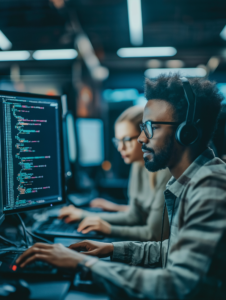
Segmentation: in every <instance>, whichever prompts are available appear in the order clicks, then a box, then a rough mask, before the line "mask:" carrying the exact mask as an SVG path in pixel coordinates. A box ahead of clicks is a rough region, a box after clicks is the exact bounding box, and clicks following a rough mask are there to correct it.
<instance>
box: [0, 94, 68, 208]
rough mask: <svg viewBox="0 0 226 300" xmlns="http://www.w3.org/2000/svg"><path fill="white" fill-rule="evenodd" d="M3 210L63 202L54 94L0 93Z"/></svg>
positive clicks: (58, 114)
mask: <svg viewBox="0 0 226 300" xmlns="http://www.w3.org/2000/svg"><path fill="white" fill-rule="evenodd" d="M0 116H1V118H0V133H1V139H0V143H1V146H0V149H1V155H0V171H1V172H0V182H1V191H0V192H1V195H0V197H1V199H3V200H2V205H3V213H4V214H10V213H19V212H21V211H26V210H31V209H37V208H41V207H44V206H53V205H55V204H62V203H64V202H65V190H64V162H63V139H62V106H61V98H60V97H57V96H56V97H50V96H41V95H33V94H25V93H16V92H3V91H0Z"/></svg>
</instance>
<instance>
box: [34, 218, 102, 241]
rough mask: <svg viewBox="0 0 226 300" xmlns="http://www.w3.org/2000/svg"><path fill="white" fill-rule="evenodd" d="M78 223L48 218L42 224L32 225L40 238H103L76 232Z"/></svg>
mask: <svg viewBox="0 0 226 300" xmlns="http://www.w3.org/2000/svg"><path fill="white" fill-rule="evenodd" d="M78 225H79V222H76V223H69V224H67V223H65V222H64V220H60V219H57V218H56V217H49V218H48V220H46V221H44V222H38V223H37V224H35V225H34V227H33V231H34V232H35V233H36V234H38V235H42V236H54V237H57V236H60V237H73V238H74V237H75V238H76V237H78V238H84V239H87V238H91V239H92V238H95V239H102V238H104V236H103V235H102V234H100V233H98V232H96V231H90V232H89V233H86V234H83V233H81V232H78V231H77V229H78Z"/></svg>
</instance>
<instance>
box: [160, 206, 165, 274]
mask: <svg viewBox="0 0 226 300" xmlns="http://www.w3.org/2000/svg"><path fill="white" fill-rule="evenodd" d="M165 211H166V203H165V204H164V208H163V214H162V232H161V243H160V257H159V260H160V266H161V268H162V239H163V230H164V221H165Z"/></svg>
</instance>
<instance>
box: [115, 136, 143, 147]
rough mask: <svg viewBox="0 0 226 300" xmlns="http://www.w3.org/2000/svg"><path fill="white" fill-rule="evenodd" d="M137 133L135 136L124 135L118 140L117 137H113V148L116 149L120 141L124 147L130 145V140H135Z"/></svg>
mask: <svg viewBox="0 0 226 300" xmlns="http://www.w3.org/2000/svg"><path fill="white" fill-rule="evenodd" d="M138 136H139V135H137V136H133V137H129V136H125V137H124V138H123V139H121V140H119V139H116V138H113V139H112V143H113V144H114V146H115V148H116V149H118V146H119V144H120V143H122V144H123V146H124V147H126V148H127V147H129V146H130V145H131V143H130V142H131V141H132V140H135V139H137V138H138Z"/></svg>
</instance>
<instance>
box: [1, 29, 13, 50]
mask: <svg viewBox="0 0 226 300" xmlns="http://www.w3.org/2000/svg"><path fill="white" fill-rule="evenodd" d="M0 48H1V49H2V50H9V49H11V48H12V43H11V42H10V40H9V39H8V38H7V37H6V36H5V35H4V33H3V32H2V31H1V30H0Z"/></svg>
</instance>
